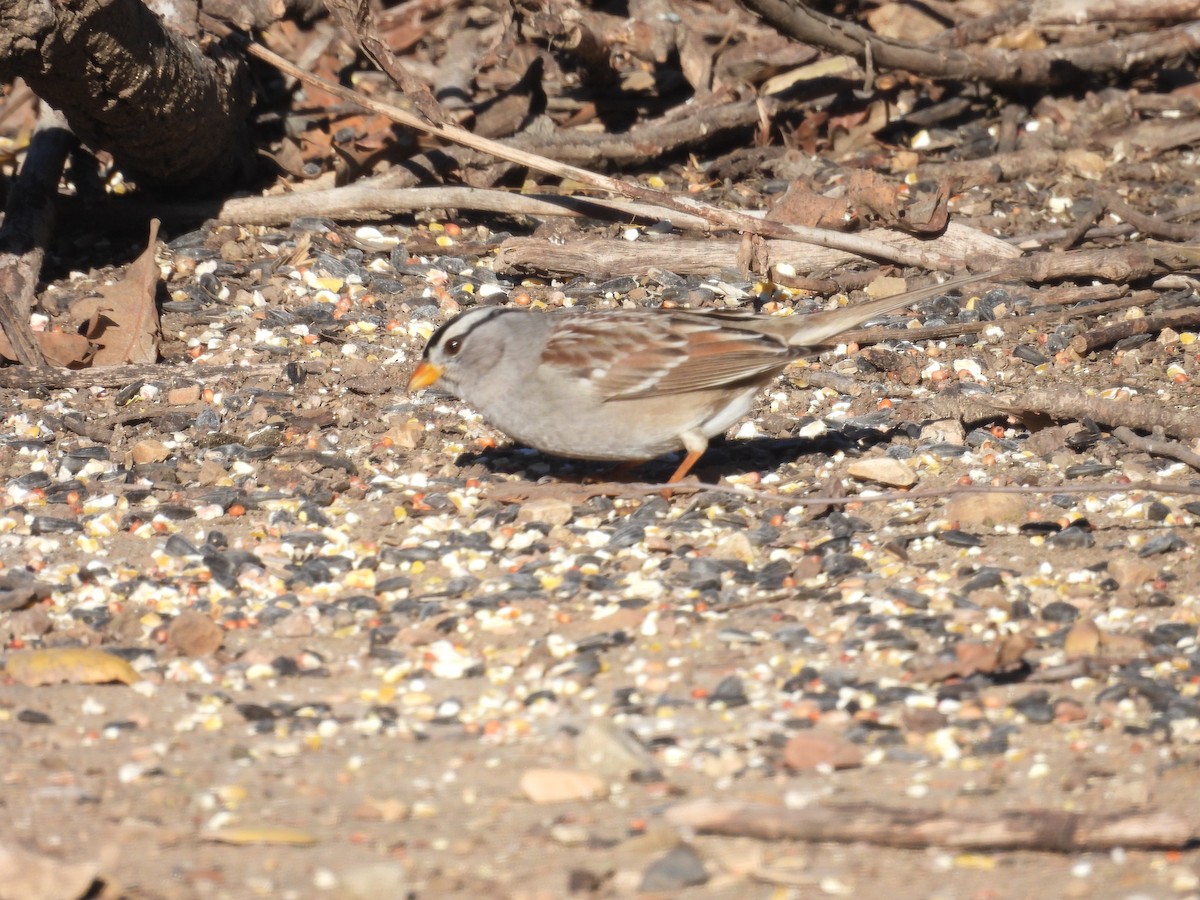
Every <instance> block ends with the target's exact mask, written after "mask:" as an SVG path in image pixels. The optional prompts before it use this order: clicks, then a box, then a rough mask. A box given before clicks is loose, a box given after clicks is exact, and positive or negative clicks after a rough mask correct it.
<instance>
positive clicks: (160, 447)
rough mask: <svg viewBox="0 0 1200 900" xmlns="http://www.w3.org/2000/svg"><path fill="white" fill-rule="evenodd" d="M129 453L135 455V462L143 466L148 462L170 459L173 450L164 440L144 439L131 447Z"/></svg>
mask: <svg viewBox="0 0 1200 900" xmlns="http://www.w3.org/2000/svg"><path fill="white" fill-rule="evenodd" d="M129 455H130V456H131V457H133V461H134V462H135V463H137V464H138V465H139V466H142V465H145V464H146V463H157V462H163V461H164V460H166V459H169V458H170V456H171V451H170V450H168V449H167V445H166V444H164V443H163V442H162V441H155V440H144V441H138V442H137V443H136V444H134V445H133V446H132V447H131V448H129Z"/></svg>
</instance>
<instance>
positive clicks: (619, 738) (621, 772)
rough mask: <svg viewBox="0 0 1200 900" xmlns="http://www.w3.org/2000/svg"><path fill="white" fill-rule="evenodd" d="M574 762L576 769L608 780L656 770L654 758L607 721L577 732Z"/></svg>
mask: <svg viewBox="0 0 1200 900" xmlns="http://www.w3.org/2000/svg"><path fill="white" fill-rule="evenodd" d="M575 761H576V763H577V764H578V766H579V768H581V769H586V770H587V771H589V772H594V773H596V774H597V775H600V776H602V777H604V778H610V779H612V778H628V777H629V775H630V774H631V773H633V772H649V771H654V770H655V769H656V765H655V762H654V757H653V756H651V755H650V754H649V753H648V752H646V749H645V748H644V747H643V746H642V745H641V743H640V742H639V741H638V739H637V738H635V737H634V736H633V735H631V734H630V733H629V732H628V731H626V730H625V729H624V728H619V727H618V726H616V725H614V724H613V723H612V722H611V721H610V720H608V719H593V720H592V721H591V722H589V723H588V724H587V727H585V728H584V729H583V731H582V732H580V734H579V740H578V741H577V743H576V746H575Z"/></svg>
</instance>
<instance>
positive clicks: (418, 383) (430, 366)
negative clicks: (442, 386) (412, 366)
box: [408, 361, 442, 394]
mask: <svg viewBox="0 0 1200 900" xmlns="http://www.w3.org/2000/svg"><path fill="white" fill-rule="evenodd" d="M441 377H442V367H441V366H439V365H436V364H434V363H431V362H428V361H426V362H423V363H421V364H420V365H419V366H417V370H416V371H415V372H413V373H412V378H410V379H408V392H409V393H410V394H411V393H412V392H413V391H419V390H421V389H422V388H427V387H429V386H430V385H431V384H433V383H434V382H435V381H437V380H438V379H439V378H441Z"/></svg>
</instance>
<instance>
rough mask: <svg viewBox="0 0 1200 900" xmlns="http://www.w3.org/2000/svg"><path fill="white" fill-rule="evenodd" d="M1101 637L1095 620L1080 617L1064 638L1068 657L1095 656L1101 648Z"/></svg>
mask: <svg viewBox="0 0 1200 900" xmlns="http://www.w3.org/2000/svg"><path fill="white" fill-rule="evenodd" d="M1101 637H1102V635H1101V634H1100V629H1099V628H1098V627H1097V625H1096V623H1095V622H1093V621H1092V620H1091V619H1080V620H1079V621H1077V622H1076V623H1075V624H1074V625H1072V626H1071V630H1070V631H1068V632H1067V636H1066V638H1065V639H1064V640H1063V652H1065V653H1066V654H1067V659H1080V658H1084V657H1089V656H1095V655H1096V654H1097V652H1099V650H1100V641H1101Z"/></svg>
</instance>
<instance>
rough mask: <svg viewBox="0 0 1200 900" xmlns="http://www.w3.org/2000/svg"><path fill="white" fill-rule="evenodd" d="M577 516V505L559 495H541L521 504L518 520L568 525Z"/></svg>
mask: <svg viewBox="0 0 1200 900" xmlns="http://www.w3.org/2000/svg"><path fill="white" fill-rule="evenodd" d="M573 518H575V507H574V506H572V505H571V504H570V503H569V502H567V501H566V500H560V499H558V498H557V497H540V498H537V499H534V500H529V501H527V502H525V503H523V504H521V508H520V509H519V510H518V511H517V521H518V522H537V523H539V524H542V525H566V524H567V523H568V522H570V521H571V520H572V519H573Z"/></svg>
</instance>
